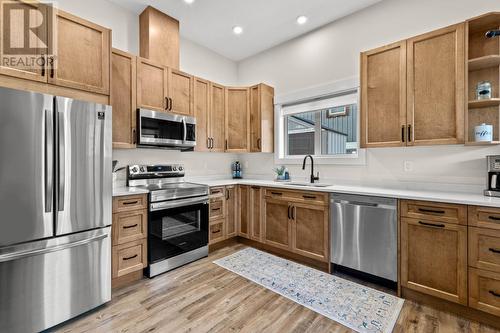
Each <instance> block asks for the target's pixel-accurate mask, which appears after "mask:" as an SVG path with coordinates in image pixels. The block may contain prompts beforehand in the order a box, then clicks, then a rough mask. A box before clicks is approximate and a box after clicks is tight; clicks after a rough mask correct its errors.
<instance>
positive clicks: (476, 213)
mask: <svg viewBox="0 0 500 333" xmlns="http://www.w3.org/2000/svg"><path fill="white" fill-rule="evenodd" d="M469 225H471V226H475V227H482V228H490V229H498V230H500V208H493V207H478V206H469Z"/></svg>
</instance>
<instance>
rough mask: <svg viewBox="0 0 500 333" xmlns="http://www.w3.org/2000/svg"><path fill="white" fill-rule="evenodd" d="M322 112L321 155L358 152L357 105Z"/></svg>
mask: <svg viewBox="0 0 500 333" xmlns="http://www.w3.org/2000/svg"><path fill="white" fill-rule="evenodd" d="M319 112H321V155H339V154H355V153H356V152H357V147H358V143H357V105H356V104H350V105H346V106H340V107H335V108H332V109H328V110H323V111H319Z"/></svg>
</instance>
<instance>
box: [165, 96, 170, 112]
mask: <svg viewBox="0 0 500 333" xmlns="http://www.w3.org/2000/svg"><path fill="white" fill-rule="evenodd" d="M169 103H170V102H169V99H168V97H165V111H168V109H169V106H168V105H169Z"/></svg>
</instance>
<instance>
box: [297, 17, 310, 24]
mask: <svg viewBox="0 0 500 333" xmlns="http://www.w3.org/2000/svg"><path fill="white" fill-rule="evenodd" d="M307 20H308V19H307V16H304V15H301V16H299V17H297V23H298V24H300V25H302V24H306V23H307Z"/></svg>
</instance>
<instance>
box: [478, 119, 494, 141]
mask: <svg viewBox="0 0 500 333" xmlns="http://www.w3.org/2000/svg"><path fill="white" fill-rule="evenodd" d="M474 139H475V141H476V142H491V141H493V125H489V124H485V123H483V124H481V125H478V126H476V127H475V128H474Z"/></svg>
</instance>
